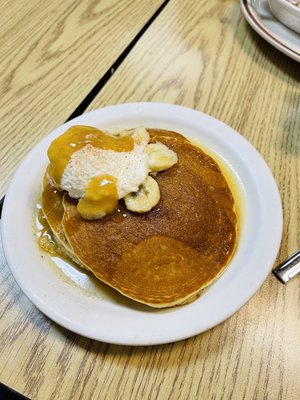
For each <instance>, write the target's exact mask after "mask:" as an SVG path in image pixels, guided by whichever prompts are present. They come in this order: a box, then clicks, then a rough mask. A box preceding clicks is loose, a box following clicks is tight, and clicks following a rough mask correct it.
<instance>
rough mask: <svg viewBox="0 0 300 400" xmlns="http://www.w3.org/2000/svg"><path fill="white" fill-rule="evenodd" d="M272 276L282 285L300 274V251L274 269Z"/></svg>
mask: <svg viewBox="0 0 300 400" xmlns="http://www.w3.org/2000/svg"><path fill="white" fill-rule="evenodd" d="M272 272H273V274H274V275H275V276H276V278H277V279H279V280H280V282H282V283H287V282H288V281H289V280H290V279H292V278H293V277H294V276H295V275H297V274H299V273H300V250H298V251H296V253H294V254H292V255H291V256H290V257H288V258H287V259H286V260H284V261H283V262H282V263H280V264H279V265H278V266H277V267H276V268H275V269H273V271H272Z"/></svg>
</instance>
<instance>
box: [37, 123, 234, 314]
mask: <svg viewBox="0 0 300 400" xmlns="http://www.w3.org/2000/svg"><path fill="white" fill-rule="evenodd" d="M148 131H149V132H150V134H151V138H152V139H151V140H152V141H153V142H155V141H159V142H161V143H164V144H165V145H166V146H168V147H169V148H170V149H172V150H174V151H175V152H176V153H177V155H178V159H179V161H178V163H177V164H176V165H175V166H173V167H172V168H171V169H169V170H167V171H164V172H159V173H158V174H157V176H156V177H155V179H156V180H157V182H158V184H159V188H160V192H161V200H160V202H159V203H158V204H157V206H155V207H154V208H153V209H152V210H151V211H149V212H147V213H144V214H138V213H134V212H130V211H128V210H127V209H126V208H125V206H124V205H123V202H122V201H120V202H119V208H118V210H116V212H114V213H113V214H111V215H107V216H106V217H104V218H103V219H101V220H95V221H87V220H84V219H83V218H82V217H81V216H80V215H79V213H78V211H77V208H76V206H77V200H75V199H72V198H70V197H69V196H68V195H67V194H64V195H62V193H60V194H57V193H56V194H55V195H54V194H53V188H52V189H51V183H50V181H48V180H45V183H44V185H45V187H44V192H43V202H42V207H43V210H44V213H45V215H46V218H47V220H48V222H49V225H50V226H51V228H52V229H53V230H54V231H55V233H56V236H57V237H58V239H59V240H60V241H61V243H62V244H63V245H64V246H66V248H67V249H68V250H69V251H70V253H71V254H72V255H73V259H74V258H76V259H77V262H78V263H79V264H80V265H81V266H85V267H86V268H88V269H89V270H91V271H92V272H93V273H94V274H95V276H96V277H97V278H99V279H100V280H101V281H103V282H105V283H107V284H108V285H110V286H111V287H113V288H114V289H116V290H117V291H119V292H120V293H122V294H123V295H125V296H127V297H130V298H132V299H134V300H136V301H138V302H141V303H144V304H147V305H150V306H152V307H169V306H174V305H178V304H184V303H186V302H189V301H191V300H193V299H194V298H195V296H197V295H199V293H200V291H201V290H202V289H203V288H204V287H206V286H207V285H208V284H210V283H212V282H213V281H214V280H215V279H216V278H217V277H218V276H219V275H220V273H222V271H223V270H224V268H225V267H226V265H227V263H228V260H229V259H230V257H231V255H232V252H233V250H234V246H235V240H236V217H235V213H234V201H233V197H232V195H231V192H230V190H229V187H228V185H227V183H226V181H225V179H224V177H223V175H222V173H221V171H220V168H219V167H218V165H217V164H216V163H215V161H214V160H212V158H211V157H209V156H207V155H206V154H205V153H204V152H202V151H201V150H200V149H199V148H198V147H195V146H194V145H192V144H191V143H190V142H189V141H188V140H187V139H185V138H184V137H183V136H182V135H180V134H177V133H174V132H168V131H163V130H157V129H148ZM62 198H63V208H62ZM51 204H52V205H51Z"/></svg>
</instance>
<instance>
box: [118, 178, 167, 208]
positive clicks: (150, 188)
mask: <svg viewBox="0 0 300 400" xmlns="http://www.w3.org/2000/svg"><path fill="white" fill-rule="evenodd" d="M159 200H160V191H159V187H158V184H157V182H156V180H155V179H153V178H151V176H149V175H148V176H147V178H146V180H145V183H143V184H142V185H141V187H140V189H139V191H138V192H135V193H129V194H128V195H127V196H125V197H124V202H125V205H126V207H127V208H128V210H130V211H135V212H138V213H144V212H147V211H150V210H151V209H152V208H153V207H154V206H156V204H157V203H158V202H159Z"/></svg>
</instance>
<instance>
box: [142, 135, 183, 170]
mask: <svg viewBox="0 0 300 400" xmlns="http://www.w3.org/2000/svg"><path fill="white" fill-rule="evenodd" d="M145 153H146V154H148V168H149V169H150V171H153V172H157V171H164V170H166V169H169V168H171V167H173V165H174V164H176V163H177V161H178V157H177V154H176V153H175V152H174V151H173V150H170V149H169V148H168V147H167V146H165V145H164V144H162V143H159V142H157V143H151V144H147V146H146V147H145Z"/></svg>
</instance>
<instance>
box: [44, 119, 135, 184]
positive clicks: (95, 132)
mask: <svg viewBox="0 0 300 400" xmlns="http://www.w3.org/2000/svg"><path fill="white" fill-rule="evenodd" d="M88 144H90V145H92V146H93V147H97V148H99V149H103V150H113V151H117V152H121V151H125V152H128V151H131V150H133V148H134V140H133V139H132V137H131V136H121V137H119V136H112V135H108V134H107V133H104V132H102V131H100V130H99V129H97V128H94V127H91V126H80V125H78V126H72V127H71V128H69V129H68V130H67V131H66V132H65V133H64V134H63V135H61V136H59V137H58V138H56V139H55V140H54V141H53V142H52V143H51V145H50V147H49V149H48V157H49V160H50V167H49V174H50V176H51V178H52V179H53V180H54V182H55V184H56V186H57V187H58V188H59V187H60V182H61V178H62V175H63V173H64V170H65V168H66V166H67V164H68V162H69V160H70V158H71V157H72V155H73V153H75V152H76V151H78V150H80V149H82V148H83V147H85V146H86V145H88Z"/></svg>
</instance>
